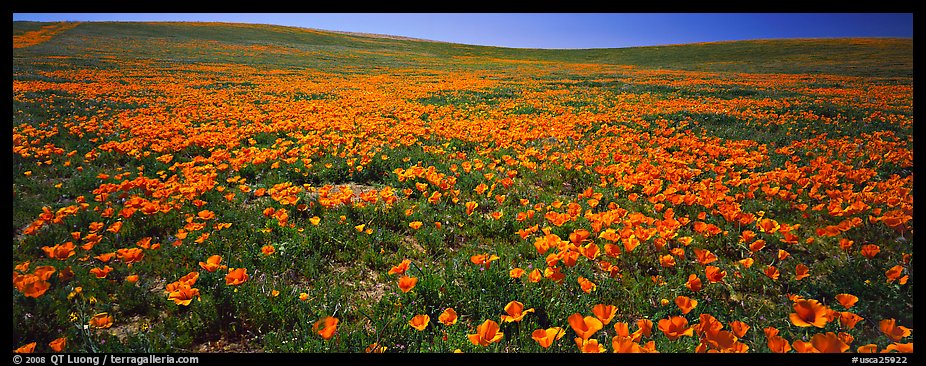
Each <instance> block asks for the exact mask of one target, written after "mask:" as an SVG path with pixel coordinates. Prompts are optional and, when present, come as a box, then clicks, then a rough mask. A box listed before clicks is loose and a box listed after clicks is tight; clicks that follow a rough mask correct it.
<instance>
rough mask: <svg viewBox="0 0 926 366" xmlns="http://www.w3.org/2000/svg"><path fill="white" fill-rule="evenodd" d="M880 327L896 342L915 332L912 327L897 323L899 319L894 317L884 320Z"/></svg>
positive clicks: (879, 324)
mask: <svg viewBox="0 0 926 366" xmlns="http://www.w3.org/2000/svg"><path fill="white" fill-rule="evenodd" d="M878 329H881V332H882V333H884V335H886V336H887V337H888V338H890V339H891V340H892V341H894V342H897V341H899V340H901V339H902V338H904V337H907V336H909V335H910V334H911V333H912V332H913V330H912V329H910V328H907V327H904V326H901V325H897V320H895V319H893V318H891V319H884V320H882V321H881V322H880V323H878Z"/></svg>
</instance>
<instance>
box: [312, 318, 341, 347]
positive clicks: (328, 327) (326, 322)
mask: <svg viewBox="0 0 926 366" xmlns="http://www.w3.org/2000/svg"><path fill="white" fill-rule="evenodd" d="M337 330H338V318H335V317H332V316H326V317H324V318H322V319H320V320H318V321H317V322H315V325H313V326H312V331H314V332H315V333H317V334H318V335H320V336H322V338H323V339H325V340H326V341H327V340H329V339H331V337H333V336H334V332H335V331H337Z"/></svg>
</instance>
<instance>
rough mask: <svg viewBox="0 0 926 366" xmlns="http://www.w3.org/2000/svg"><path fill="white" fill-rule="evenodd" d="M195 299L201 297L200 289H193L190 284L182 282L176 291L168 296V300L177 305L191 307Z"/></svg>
mask: <svg viewBox="0 0 926 366" xmlns="http://www.w3.org/2000/svg"><path fill="white" fill-rule="evenodd" d="M194 297H199V289H198V288H192V287H190V285H189V284H187V283H185V282H181V283H180V284H179V286H177V288H176V289H174V291H172V292H171V293H170V294H169V295H168V296H167V299H168V300H173V301H174V303H175V304H177V305H182V306H189V305H190V302H192V301H193V298H194Z"/></svg>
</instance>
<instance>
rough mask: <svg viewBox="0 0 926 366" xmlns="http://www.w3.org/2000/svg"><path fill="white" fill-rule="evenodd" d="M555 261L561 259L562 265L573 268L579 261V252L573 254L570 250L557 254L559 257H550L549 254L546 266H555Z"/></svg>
mask: <svg viewBox="0 0 926 366" xmlns="http://www.w3.org/2000/svg"><path fill="white" fill-rule="evenodd" d="M557 259H562V260H563V264H565V265H566V267H573V266H575V265H576V263H578V260H579V252H574V251H572V250H568V251H565V252H561V253H559V255H552V254H551V255H550V256H547V265H548V266H554V265H556V260H557ZM551 260H552V261H551Z"/></svg>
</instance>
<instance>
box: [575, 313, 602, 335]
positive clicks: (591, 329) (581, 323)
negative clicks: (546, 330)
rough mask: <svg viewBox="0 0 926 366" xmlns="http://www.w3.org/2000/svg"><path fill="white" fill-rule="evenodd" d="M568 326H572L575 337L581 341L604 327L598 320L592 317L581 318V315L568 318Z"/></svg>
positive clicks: (577, 314) (576, 314)
mask: <svg viewBox="0 0 926 366" xmlns="http://www.w3.org/2000/svg"><path fill="white" fill-rule="evenodd" d="M568 321H569V325H570V326H572V330H574V331H575V332H576V335H578V336H579V337H581V338H582V339H588V338H589V337H591V336H592V335H593V334H595V332H597V331H599V330H601V328H602V327H604V324H602V323H601V321H600V320H598V319H596V318H595V317H593V316H586V317H582V314H579V313H575V314H572V315H571V316H569V319H568Z"/></svg>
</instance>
